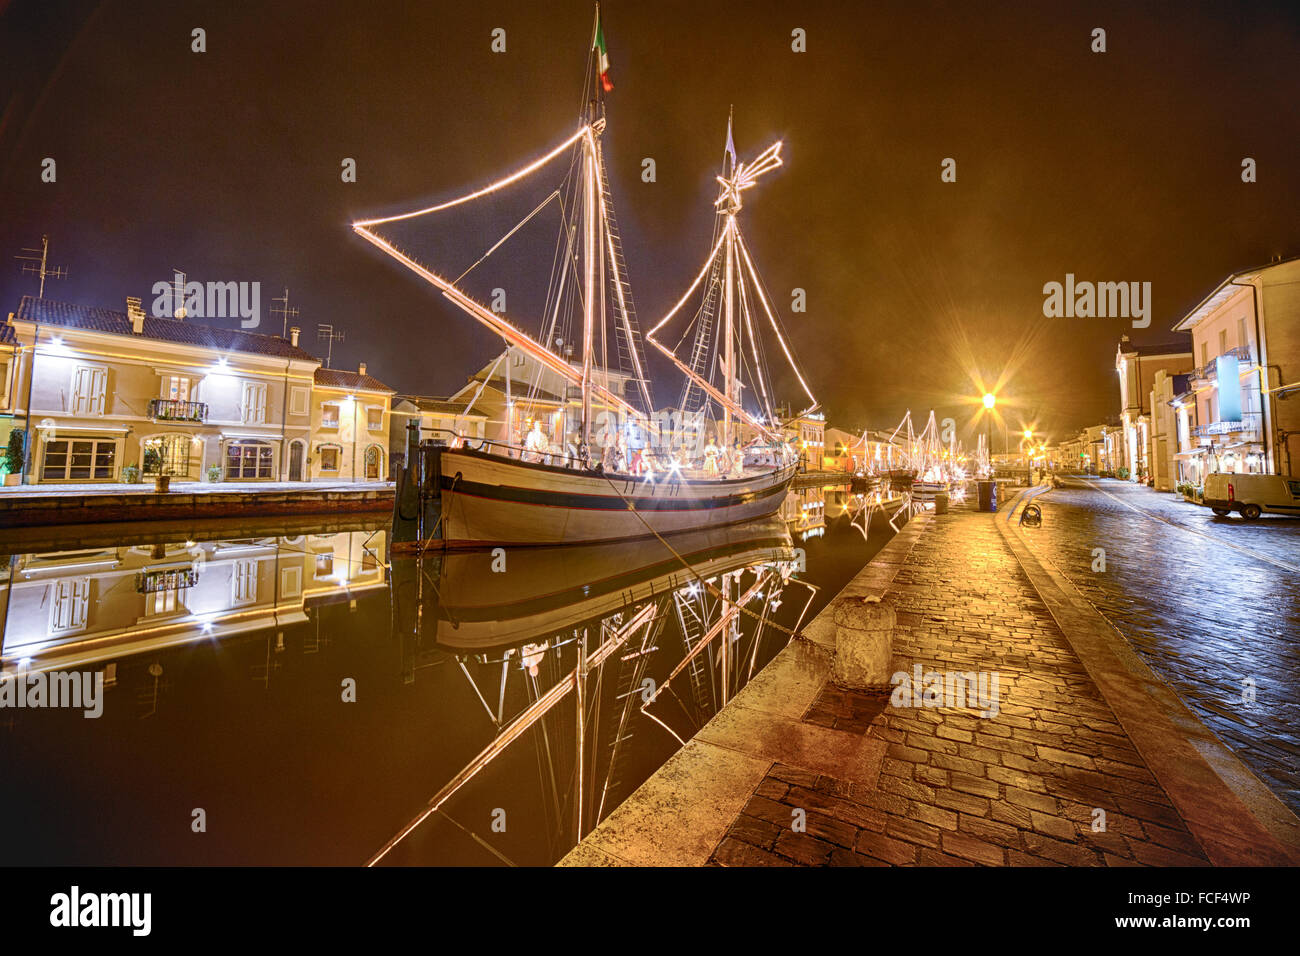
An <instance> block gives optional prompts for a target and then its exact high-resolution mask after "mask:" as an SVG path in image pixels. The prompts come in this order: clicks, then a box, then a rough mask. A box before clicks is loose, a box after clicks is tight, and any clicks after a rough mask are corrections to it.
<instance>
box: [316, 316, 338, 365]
mask: <svg viewBox="0 0 1300 956" xmlns="http://www.w3.org/2000/svg"><path fill="white" fill-rule="evenodd" d="M316 341H317V342H329V351H328V352H327V353H326V354H325V367H326V368H329V367H330V359H332V358H333V357H334V343H335V342H342V341H343V330H342V329H335V328H334V326H332V325H329V324H318V325H317V326H316Z"/></svg>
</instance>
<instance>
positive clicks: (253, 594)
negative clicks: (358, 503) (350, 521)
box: [0, 531, 387, 670]
mask: <svg viewBox="0 0 1300 956" xmlns="http://www.w3.org/2000/svg"><path fill="white" fill-rule="evenodd" d="M386 535H387V532H386V531H343V532H338V533H333V534H321V535H312V534H308V535H298V536H296V537H276V536H254V537H247V538H226V539H220V540H212V541H192V540H190V541H178V542H171V543H148V542H144V543H139V544H121V545H118V546H115V547H101V548H95V547H91V548H86V549H83V550H76V551H57V552H40V553H30V554H17V555H13V556H12V557H11V558H10V561H9V575H8V577H7V579H5V580H4V581H2V582H0V620H2V621H3V645H2V646H3V652H2V655H0V661H2V662H3V666H4V668H5V670H12V669H13V668H14V667H15V666H16V665H17V664H18V663H19V662H25V666H28V667H31V668H32V669H53V668H69V667H77V666H84V665H87V664H91V663H94V662H100V661H108V660H111V659H113V658H116V657H125V656H129V655H132V654H137V653H142V652H143V651H145V650H151V649H158V648H163V647H169V646H174V645H179V644H185V643H188V642H190V641H195V640H198V639H200V638H209V639H221V638H223V637H228V636H232V635H236V634H243V633H248V632H252V631H256V630H259V629H262V628H271V627H283V626H286V625H290V624H295V623H300V622H302V621H305V620H306V619H307V617H306V613H305V612H306V610H307V609H308V608H310V607H311V606H313V604H316V603H329V602H330V601H333V600H339V599H348V598H351V597H355V596H357V595H359V594H361V593H365V592H367V591H369V590H372V589H376V588H383V587H385V575H384V567H383V553H384V544H385V537H386Z"/></svg>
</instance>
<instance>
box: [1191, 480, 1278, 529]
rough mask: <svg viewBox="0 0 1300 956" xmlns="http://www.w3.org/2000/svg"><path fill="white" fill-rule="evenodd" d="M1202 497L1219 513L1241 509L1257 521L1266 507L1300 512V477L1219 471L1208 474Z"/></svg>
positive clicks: (1251, 519) (1244, 514)
mask: <svg viewBox="0 0 1300 956" xmlns="http://www.w3.org/2000/svg"><path fill="white" fill-rule="evenodd" d="M1202 501H1204V503H1205V504H1206V506H1208V507H1209V509H1210V510H1211V511H1213V512H1214V513H1215V514H1216V515H1219V516H1220V517H1222V516H1224V515H1228V514H1230V513H1232V512H1233V511H1237V512H1240V513H1241V516H1242V517H1243V518H1245V519H1246V520H1247V521H1254V520H1255V519H1256V518H1258V517H1259V516H1260V514H1261V513H1263V512H1265V511H1268V512H1271V513H1272V514H1279V515H1297V516H1300V478H1292V477H1291V476H1289V475H1238V474H1232V473H1231V472H1227V473H1217V472H1216V473H1214V474H1210V475H1206V476H1205V494H1204V496H1203V498H1202Z"/></svg>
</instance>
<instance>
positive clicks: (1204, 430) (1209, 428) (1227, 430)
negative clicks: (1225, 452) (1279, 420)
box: [1192, 412, 1262, 440]
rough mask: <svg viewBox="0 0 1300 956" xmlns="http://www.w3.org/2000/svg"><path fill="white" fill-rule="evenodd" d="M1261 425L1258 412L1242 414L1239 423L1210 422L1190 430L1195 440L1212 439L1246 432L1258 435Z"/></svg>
mask: <svg viewBox="0 0 1300 956" xmlns="http://www.w3.org/2000/svg"><path fill="white" fill-rule="evenodd" d="M1261 423H1262V419H1261V416H1260V413H1259V412H1244V413H1242V416H1241V421H1239V422H1210V423H1209V424H1206V425H1197V426H1196V427H1195V428H1193V429H1192V436H1193V437H1195V438H1214V437H1216V436H1218V435H1241V434H1242V433H1246V432H1255V433H1258V432H1259V430H1260V425H1261ZM1238 440H1241V439H1240V438H1239V439H1238Z"/></svg>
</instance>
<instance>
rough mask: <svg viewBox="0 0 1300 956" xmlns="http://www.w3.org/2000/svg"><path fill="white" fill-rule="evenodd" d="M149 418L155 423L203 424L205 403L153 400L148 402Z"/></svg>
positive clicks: (167, 399) (206, 411) (175, 399)
mask: <svg viewBox="0 0 1300 956" xmlns="http://www.w3.org/2000/svg"><path fill="white" fill-rule="evenodd" d="M149 417H150V418H152V419H153V420H154V421H157V422H205V421H207V420H208V406H207V403H206V402H184V401H181V400H180V399H178V398H154V399H150V401H149Z"/></svg>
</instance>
